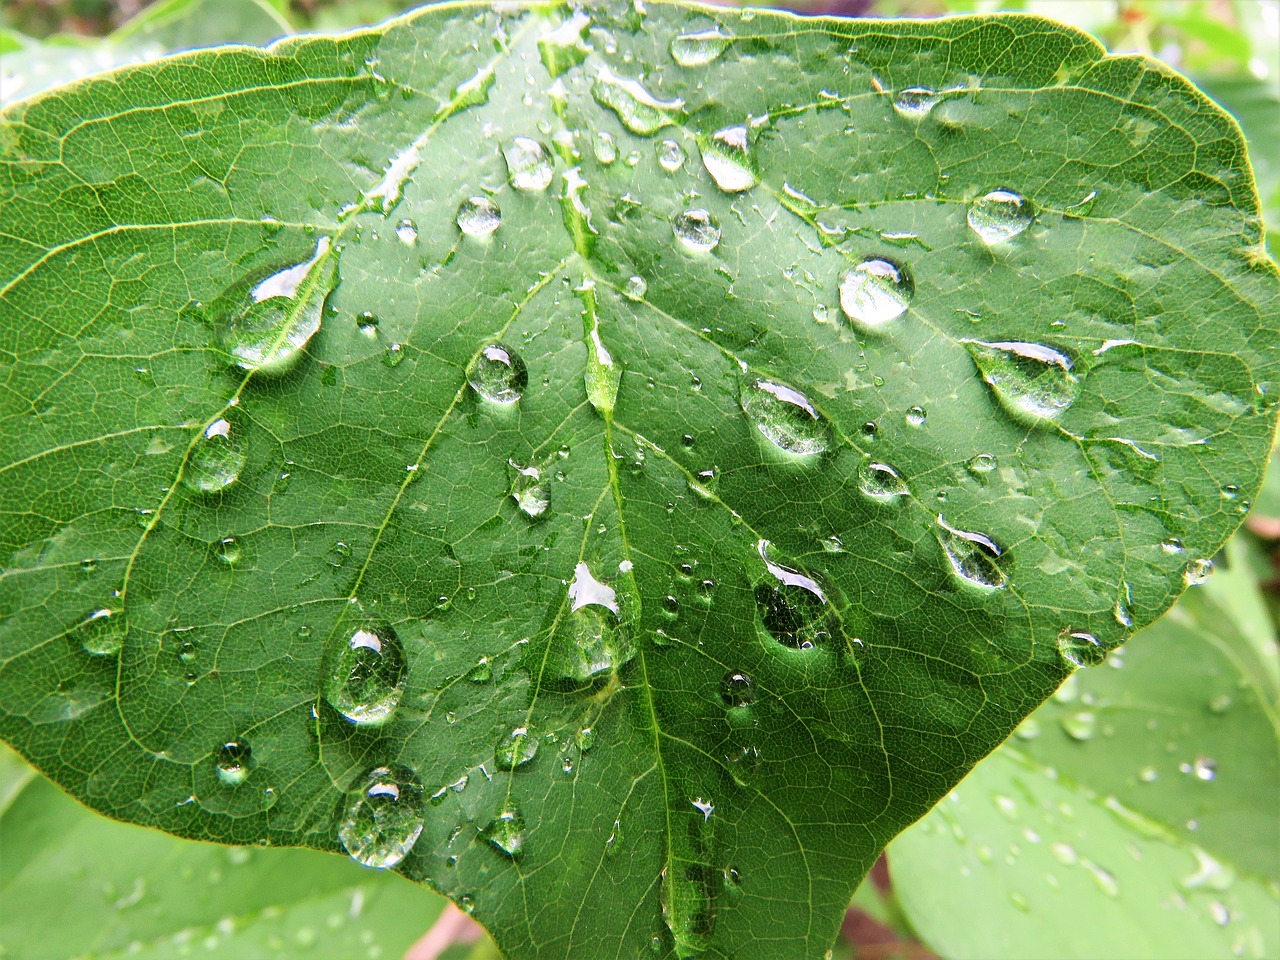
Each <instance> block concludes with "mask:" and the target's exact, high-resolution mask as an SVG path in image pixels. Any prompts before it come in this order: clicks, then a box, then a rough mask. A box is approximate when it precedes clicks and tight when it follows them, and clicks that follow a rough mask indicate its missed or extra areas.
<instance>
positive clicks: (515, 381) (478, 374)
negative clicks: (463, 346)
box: [467, 343, 529, 404]
mask: <svg viewBox="0 0 1280 960" xmlns="http://www.w3.org/2000/svg"><path fill="white" fill-rule="evenodd" d="M467 381H468V382H469V383H470V384H471V389H473V390H474V391H475V392H476V393H478V394H479V395H480V396H481V397H483V398H484V399H486V400H488V401H490V402H491V403H501V404H511V403H515V402H516V401H518V400H519V399H520V398H521V397H522V396H524V391H525V388H526V387H527V386H528V385H529V371H528V369H527V368H526V367H525V365H524V360H523V359H522V358H521V356H520V354H518V353H516V352H515V351H514V350H512V349H511V348H510V347H508V346H505V345H504V344H501V343H491V344H489V345H488V346H485V347H483V348H481V350H480V352H479V353H477V354H476V356H475V359H474V360H472V361H471V365H470V366H469V367H468V368H467Z"/></svg>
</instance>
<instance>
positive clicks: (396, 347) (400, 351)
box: [382, 343, 404, 367]
mask: <svg viewBox="0 0 1280 960" xmlns="http://www.w3.org/2000/svg"><path fill="white" fill-rule="evenodd" d="M403 359H404V347H402V346H401V345H400V344H398V343H388V344H387V350H386V352H385V353H384V354H383V355H382V364H383V366H386V367H398V366H400V361H401V360H403Z"/></svg>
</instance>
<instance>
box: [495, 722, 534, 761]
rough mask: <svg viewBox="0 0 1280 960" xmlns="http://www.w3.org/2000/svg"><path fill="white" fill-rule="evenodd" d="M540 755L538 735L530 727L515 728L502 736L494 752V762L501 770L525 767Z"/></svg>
mask: <svg viewBox="0 0 1280 960" xmlns="http://www.w3.org/2000/svg"><path fill="white" fill-rule="evenodd" d="M537 753H538V735H537V734H536V733H533V732H532V731H530V730H529V728H528V727H514V728H512V729H511V730H508V731H507V732H506V733H504V734H503V735H502V738H501V739H500V740H499V741H498V746H497V748H496V749H495V750H494V752H493V762H494V764H495V765H496V766H497V768H498V769H499V770H514V769H515V768H516V767H523V766H524V765H525V764H526V763H528V762H529V761H530V760H532V759H533V758H534V756H536V755H537Z"/></svg>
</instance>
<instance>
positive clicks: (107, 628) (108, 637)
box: [76, 609, 127, 657]
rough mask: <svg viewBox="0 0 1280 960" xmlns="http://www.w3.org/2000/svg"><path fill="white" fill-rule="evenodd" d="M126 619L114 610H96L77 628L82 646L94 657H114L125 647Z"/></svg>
mask: <svg viewBox="0 0 1280 960" xmlns="http://www.w3.org/2000/svg"><path fill="white" fill-rule="evenodd" d="M126 630H127V628H126V625H125V622H124V617H123V616H122V615H121V614H120V613H118V612H116V611H114V610H107V609H103V610H95V611H94V612H93V613H91V614H89V617H88V619H86V620H85V621H84V622H83V623H81V624H80V626H78V627H77V628H76V633H77V635H78V637H79V640H80V646H81V647H82V648H83V649H84V652H85V653H87V654H89V655H90V656H92V657H114V656H115V655H116V654H118V653H119V652H120V648H121V647H122V646H124V635H125V633H126Z"/></svg>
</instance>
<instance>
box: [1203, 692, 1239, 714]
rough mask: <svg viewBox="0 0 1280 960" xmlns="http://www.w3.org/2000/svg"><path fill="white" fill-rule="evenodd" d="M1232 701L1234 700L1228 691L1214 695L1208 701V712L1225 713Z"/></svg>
mask: <svg viewBox="0 0 1280 960" xmlns="http://www.w3.org/2000/svg"><path fill="white" fill-rule="evenodd" d="M1232 703H1234V701H1233V700H1232V699H1231V695H1230V694H1228V693H1223V694H1219V695H1218V696H1216V697H1214V698H1213V699H1212V700H1210V701H1209V712H1210V713H1226V712H1227V711H1228V710H1230V709H1231V705H1232Z"/></svg>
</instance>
